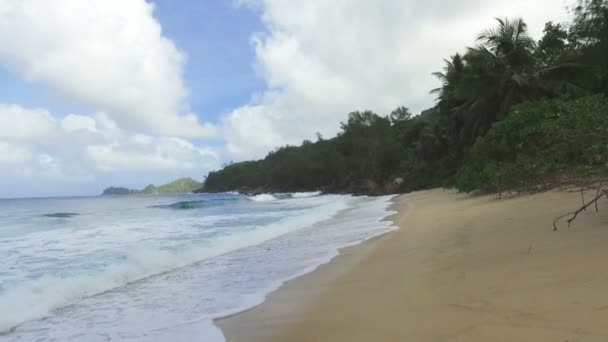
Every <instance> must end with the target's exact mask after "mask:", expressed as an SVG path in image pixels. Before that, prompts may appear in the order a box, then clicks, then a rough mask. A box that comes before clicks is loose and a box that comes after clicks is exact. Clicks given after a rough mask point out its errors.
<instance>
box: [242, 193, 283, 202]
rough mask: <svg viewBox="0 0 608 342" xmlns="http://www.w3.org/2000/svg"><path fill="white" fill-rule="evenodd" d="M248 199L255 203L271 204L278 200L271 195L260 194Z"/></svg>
mask: <svg viewBox="0 0 608 342" xmlns="http://www.w3.org/2000/svg"><path fill="white" fill-rule="evenodd" d="M248 198H249V199H250V200H252V201H254V202H269V201H276V200H277V199H278V198H276V197H274V196H273V195H270V194H259V195H255V196H249V197H248Z"/></svg>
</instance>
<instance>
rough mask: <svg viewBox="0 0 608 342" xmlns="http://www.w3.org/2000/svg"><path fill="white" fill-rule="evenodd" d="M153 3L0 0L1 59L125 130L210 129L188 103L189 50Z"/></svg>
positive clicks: (183, 132) (204, 132)
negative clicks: (172, 35)
mask: <svg viewBox="0 0 608 342" xmlns="http://www.w3.org/2000/svg"><path fill="white" fill-rule="evenodd" d="M153 9H154V6H153V4H151V3H148V2H146V1H145V0H129V1H124V0H88V1H82V0H53V1H48V0H0V63H1V64H4V65H6V66H8V67H9V68H10V69H12V70H15V71H16V72H18V73H20V74H21V75H23V76H24V77H25V78H26V79H27V80H29V81H32V82H40V83H43V84H45V85H48V87H49V88H50V89H51V90H53V91H54V92H56V93H57V94H59V95H60V96H63V97H65V98H66V99H68V100H71V101H75V102H77V103H79V104H83V105H85V106H87V107H88V108H90V109H91V110H92V111H104V112H106V113H108V115H109V116H110V117H111V118H112V119H113V120H114V121H116V122H117V123H119V124H120V125H121V126H122V127H124V128H125V129H130V130H138V131H142V130H144V131H149V132H151V133H155V134H161V135H175V136H186V137H206V136H211V135H213V134H214V133H215V128H214V127H213V126H212V125H210V124H202V123H200V122H199V121H198V119H197V117H196V115H194V114H192V113H191V112H190V111H189V108H188V103H187V96H188V90H187V89H186V87H185V86H184V84H183V81H182V69H183V65H184V63H185V60H186V57H185V55H184V53H182V52H181V51H179V50H178V49H177V48H176V47H175V45H174V44H173V43H172V42H171V40H169V39H167V38H166V37H165V36H164V35H163V33H162V29H161V26H160V24H159V23H158V21H157V20H156V19H155V18H154V16H153ZM72 123H73V122H72ZM80 123H81V124H82V123H83V122H82V121H81V122H80Z"/></svg>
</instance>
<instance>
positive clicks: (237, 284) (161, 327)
mask: <svg viewBox="0 0 608 342" xmlns="http://www.w3.org/2000/svg"><path fill="white" fill-rule="evenodd" d="M295 197H297V196H294V198H293V199H288V198H287V199H280V200H275V201H269V203H268V204H265V205H264V206H260V205H257V204H253V203H251V202H248V201H242V202H231V204H230V206H229V207H226V210H225V211H224V212H227V213H231V214H230V217H233V218H237V217H240V218H239V219H235V221H229V222H226V221H224V220H222V219H220V217H221V216H216V218H214V219H212V220H209V219H208V220H207V221H205V219H204V218H209V217H210V216H204V215H203V216H202V217H201V214H197V212H196V211H178V212H176V211H167V213H168V214H165V215H169V214H171V215H180V216H181V215H190V216H189V218H188V219H187V220H186V221H185V222H181V221H179V220H177V221H176V220H175V219H174V218H173V219H171V220H170V221H169V222H173V223H174V225H173V227H171V226H169V227H168V228H166V229H161V228H162V227H159V226H154V227H153V228H149V229H145V230H144V231H143V232H140V231H138V230H136V229H135V226H136V224H135V223H133V225H134V226H129V225H127V224H125V223H124V222H123V221H124V218H122V219H121V222H122V223H121V224H120V225H116V226H112V224H111V223H112V222H107V221H106V223H107V224H110V226H111V227H112V228H111V229H109V231H108V232H105V233H107V234H105V233H104V234H105V235H99V236H97V237H96V238H95V237H90V239H91V241H90V244H89V245H88V246H87V248H83V249H78V250H74V251H72V254H73V255H77V254H78V253H84V252H85V251H86V250H87V249H91V248H95V247H96V246H97V248H104V249H105V248H106V246H108V247H107V248H110V247H111V246H112V244H111V242H112V237H111V236H112V235H111V234H110V233H112V232H113V234H114V235H113V236H115V238H114V239H115V240H114V243H117V242H119V241H123V240H125V239H126V241H127V242H128V241H143V240H145V239H144V238H143V237H145V236H147V235H150V234H152V235H153V236H154V240H153V241H157V242H155V243H154V244H151V245H149V244H148V245H145V248H140V249H133V248H131V249H129V253H128V254H127V255H126V256H125V257H124V258H120V259H111V260H112V262H110V263H109V266H108V267H106V268H104V269H103V270H99V269H95V270H91V272H89V273H86V272H84V273H81V274H76V275H70V276H66V277H62V276H52V275H47V276H44V277H40V278H38V279H37V280H35V281H30V282H27V283H21V284H20V286H18V287H16V288H13V289H6V288H5V290H2V287H1V286H2V283H0V308H5V307H10V308H11V312H10V314H11V315H10V316H9V315H8V312H6V313H4V312H3V311H2V310H0V322H2V324H4V326H14V325H15V324H16V323H19V322H23V321H26V320H28V321H27V322H25V323H23V324H21V325H20V326H19V327H18V328H17V329H16V330H15V331H14V332H13V333H9V334H7V335H3V336H2V337H0V340H6V341H22V340H45V341H83V340H85V341H105V340H108V339H112V340H125V339H128V340H137V341H166V340H172V341H192V340H201V341H206V342H216V341H223V337H222V336H221V333H220V332H219V330H218V329H217V328H216V327H214V326H213V325H212V320H213V319H214V318H217V317H221V316H224V315H227V314H232V313H236V312H239V311H242V310H245V309H247V308H250V307H252V306H255V305H257V304H259V303H261V302H263V301H264V298H265V296H266V295H267V294H268V293H269V292H271V291H274V290H276V289H277V288H278V287H279V286H280V285H281V284H282V283H283V282H285V281H287V280H289V279H292V278H294V277H297V276H299V275H302V274H305V273H308V272H310V271H312V270H314V269H315V268H317V267H318V266H319V265H321V264H323V263H326V262H328V261H329V260H331V259H332V258H333V257H335V256H336V255H337V254H338V249H339V248H342V247H345V246H348V245H352V244H356V243H359V242H361V241H363V240H366V239H369V238H371V237H373V236H376V235H378V234H383V233H386V232H388V231H390V230H392V229H394V228H393V227H392V224H391V223H390V222H385V221H381V220H382V219H383V218H384V217H385V216H387V215H388V214H390V212H389V211H388V210H387V208H388V205H389V204H390V197H383V198H374V199H371V198H361V197H359V198H353V197H350V196H317V197H311V196H302V197H298V198H295ZM247 203H249V204H247ZM239 205H241V206H243V207H242V208H241V209H242V211H241V212H239ZM200 210H203V212H206V211H205V210H211V209H206V208H203V209H200ZM214 210H216V211H217V209H214ZM158 212H160V213H161V214H162V213H163V212H162V211H159V210H158V209H156V210H155V211H153V213H158ZM143 214H145V215H149V211H145V212H142V215H143ZM129 215H132V214H131V213H129ZM159 215H160V214H159ZM277 215H279V216H278V219H277ZM161 217H162V216H161ZM271 218H272V220H273V221H272V222H270V221H267V220H271ZM146 219H150V218H149V217H146ZM154 219H155V220H158V218H154ZM262 219H264V220H266V221H260V220H262ZM198 221H200V222H203V223H204V227H203V228H196V227H197V222H198ZM163 222H164V221H163ZM231 222H233V223H231ZM163 224H165V223H163ZM125 229H126V231H124V230H125ZM197 229H202V231H203V232H206V234H207V235H208V236H209V239H208V240H205V241H203V243H191V242H190V243H188V244H185V245H183V244H182V245H179V246H180V247H179V248H174V249H170V250H166V249H159V248H153V246H154V245H155V244H157V243H162V244H164V245H166V244H169V243H170V242H171V241H175V239H177V238H179V239H180V241H181V240H183V241H193V240H195V239H196V237H195V236H191V235H188V234H192V233H193V232H196V231H197ZM54 232H55V234H57V231H54ZM66 233H67V232H63V233H61V238H63V237H65V238H66V240H67V241H68V243H69V246H72V247H65V248H68V249H69V248H75V246H79V245H82V244H85V243H86V240H83V239H80V238H72V240H70V239H68V238H67V237H68V236H69V235H65V234H66ZM75 233H76V232H72V234H75ZM125 233H128V234H126V235H125ZM175 234H178V235H175ZM88 235H91V233H87V234H85V235H83V236H88ZM207 235H205V236H207ZM39 238H41V235H40V234H39V235H38V236H36V239H35V240H37V239H39ZM24 239H25V238H24ZM42 239H43V240H48V239H50V236H48V237H43V238H42ZM116 239H117V240H116ZM26 240H27V239H26ZM14 241H16V240H14ZM14 241H13V243H14ZM0 242H2V241H0ZM171 243H173V242H171ZM21 246H22V247H23V248H25V249H27V248H28V245H27V244H22V245H21ZM1 247H2V244H0V255H1V254H2V248H1ZM120 248H121V249H124V248H125V247H120ZM32 253H44V250H43V249H42V248H36V250H35V251H34V250H32ZM68 259H69V258H68ZM117 261H119V262H117ZM74 267H79V266H78V265H76V264H75V265H74ZM1 271H2V270H1V269H0V272H1ZM167 271H169V272H167ZM162 272H166V273H162ZM159 273H162V274H160V275H156V276H152V275H154V274H159ZM1 274H2V273H0V275H1ZM0 280H1V276H0ZM136 280H138V281H136ZM134 281H135V282H134ZM127 283H129V285H126V286H124V284H127ZM110 289H113V290H111V291H108V292H104V291H107V290H110ZM94 294H97V295H94ZM92 295H94V296H92ZM69 303H77V305H74V306H70V307H65V308H63V309H61V310H55V311H53V309H55V308H59V307H64V306H65V305H66V304H69ZM43 316H47V318H46V319H44V320H31V319H34V318H37V317H43Z"/></svg>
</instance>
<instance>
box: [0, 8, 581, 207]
mask: <svg viewBox="0 0 608 342" xmlns="http://www.w3.org/2000/svg"><path fill="white" fill-rule="evenodd" d="M571 4H572V3H571V1H569V0H537V1H529V0H496V1H493V2H489V1H482V0H461V1H445V0H426V1H417V0H378V1H369V0H335V1H327V0H307V1H289V0H180V1H174V0H154V1H151V0H88V1H82V0H53V1H48V0H0V198H10V197H40V196H43V197H44V196H67V195H95V194H99V193H100V192H101V191H102V190H103V189H104V188H105V187H108V186H111V185H115V186H126V187H130V188H143V187H145V186H146V185H148V184H151V183H154V184H162V183H165V182H168V181H171V180H174V179H176V178H179V177H193V178H195V179H198V180H203V179H204V176H205V175H206V174H207V172H209V171H211V170H217V169H220V168H221V166H222V165H224V164H225V163H228V162H232V161H242V160H249V159H257V158H262V157H264V156H265V155H266V154H267V153H268V152H269V151H271V150H273V149H275V148H277V147H279V146H282V145H285V144H299V143H300V142H301V141H302V140H303V139H311V138H314V137H315V135H316V133H317V132H318V133H321V134H322V135H323V136H324V137H332V136H334V135H335V134H336V133H337V132H338V129H339V123H340V121H343V120H344V119H345V118H346V116H347V114H348V113H349V112H351V111H354V110H367V109H370V110H373V111H375V112H377V113H379V114H382V115H385V114H388V113H390V111H391V110H392V109H394V108H396V107H399V106H407V107H409V108H410V109H411V110H412V111H414V112H419V111H421V110H424V109H426V108H429V107H431V106H433V104H434V98H433V96H432V95H430V94H429V90H430V89H433V88H435V87H437V86H438V83H437V80H435V79H434V78H433V77H432V76H431V73H432V72H434V71H438V70H441V68H442V66H443V63H444V62H443V59H444V58H447V57H449V56H450V55H453V54H454V53H456V52H463V51H464V49H465V47H466V46H473V45H474V44H475V37H476V35H477V34H478V33H479V32H481V31H482V30H483V29H485V28H488V27H491V26H493V25H494V18H496V17H523V18H524V20H525V21H526V22H527V23H528V26H529V29H530V34H531V35H532V36H533V37H534V38H536V39H540V37H541V35H542V29H543V27H544V24H545V22H547V21H550V20H552V21H555V22H564V21H566V20H567V19H568V12H567V10H566V7H567V6H568V5H571Z"/></svg>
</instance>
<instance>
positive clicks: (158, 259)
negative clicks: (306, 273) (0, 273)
mask: <svg viewBox="0 0 608 342" xmlns="http://www.w3.org/2000/svg"><path fill="white" fill-rule="evenodd" d="M268 196H271V195H268ZM271 197H272V196H271ZM273 198H274V197H273ZM347 207H348V202H347V198H337V199H336V200H332V201H327V202H326V203H324V204H322V205H320V206H318V207H315V208H313V209H309V210H304V211H300V212H298V213H297V214H295V215H290V216H287V217H285V218H283V219H280V220H278V221H276V222H274V223H270V224H266V225H262V226H257V227H252V229H248V230H245V231H236V232H235V233H233V234H232V235H225V236H221V237H217V238H214V239H213V240H210V241H207V243H202V244H198V245H194V246H193V247H190V248H187V249H180V250H167V249H158V248H152V247H149V248H146V249H137V250H131V251H129V254H128V255H127V256H125V258H123V259H122V261H121V262H120V263H118V264H113V265H110V266H108V267H106V268H105V269H103V270H100V271H96V272H94V273H93V272H91V271H88V272H87V271H83V273H81V274H77V275H70V276H59V275H58V276H43V277H40V278H37V279H32V280H28V281H25V282H23V283H20V284H18V285H15V286H14V287H12V288H10V287H9V288H4V289H2V290H1V291H0V307H4V308H11V311H10V315H9V314H0V332H1V331H8V330H10V329H11V328H13V327H15V326H17V325H19V324H21V323H22V322H25V321H30V320H36V319H41V318H44V317H47V316H49V315H50V314H51V313H52V312H53V311H54V310H57V309H59V308H62V307H65V306H68V305H71V304H74V303H76V302H78V301H80V300H81V299H83V298H87V297H91V296H95V295H98V294H100V293H104V292H107V291H111V290H113V289H116V288H119V287H122V286H125V285H128V284H130V283H133V282H135V281H139V280H141V279H145V278H149V277H153V276H155V275H158V274H163V273H166V272H169V271H173V270H176V269H180V268H182V267H185V266H188V265H192V264H195V263H197V262H200V261H203V260H206V259H208V258H211V257H215V256H219V255H223V254H226V253H229V252H232V251H235V250H238V249H241V248H245V247H248V246H254V245H258V244H260V243H263V242H265V241H268V240H271V239H274V238H276V237H279V236H281V235H284V234H287V233H290V232H293V231H296V230H299V229H302V228H305V227H309V226H312V225H314V224H316V223H318V222H321V221H324V220H327V219H330V218H332V217H333V216H334V215H336V214H337V213H338V212H340V211H341V210H343V209H346V208H347ZM208 242H211V244H209V243H208Z"/></svg>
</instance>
